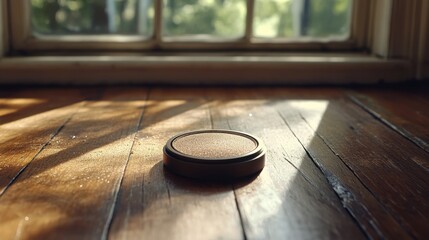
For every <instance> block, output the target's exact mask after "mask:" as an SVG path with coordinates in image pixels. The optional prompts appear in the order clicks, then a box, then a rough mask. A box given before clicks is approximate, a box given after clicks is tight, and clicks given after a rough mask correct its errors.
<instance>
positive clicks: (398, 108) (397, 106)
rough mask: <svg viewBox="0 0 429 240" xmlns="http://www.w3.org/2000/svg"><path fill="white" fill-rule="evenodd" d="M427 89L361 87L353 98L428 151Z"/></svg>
mask: <svg viewBox="0 0 429 240" xmlns="http://www.w3.org/2000/svg"><path fill="white" fill-rule="evenodd" d="M427 94H428V93H427V92H415V91H413V92H406V91H403V90H402V89H396V90H383V91H374V90H361V91H354V92H352V93H350V98H351V99H352V100H353V101H354V102H355V103H356V104H358V105H359V106H361V107H362V108H363V109H365V110H366V111H368V112H369V113H371V114H372V115H373V116H374V117H376V118H377V119H379V120H380V121H381V122H383V123H385V124H386V125H387V126H389V127H390V128H392V129H394V130H395V131H397V132H398V133H400V134H402V135H403V136H404V137H406V138H408V139H410V140H411V141H413V142H414V143H415V144H417V145H418V146H420V147H421V148H423V149H425V150H426V152H429V128H428V127H427V126H428V123H429V111H428V110H427V109H428V104H429V99H428V96H427Z"/></svg>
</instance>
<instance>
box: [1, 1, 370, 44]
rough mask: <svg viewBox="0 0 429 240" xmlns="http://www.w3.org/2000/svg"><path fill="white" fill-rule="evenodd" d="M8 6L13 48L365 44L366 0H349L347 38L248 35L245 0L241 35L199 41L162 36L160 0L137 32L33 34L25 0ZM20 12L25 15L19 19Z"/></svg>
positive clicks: (250, 13) (250, 6)
mask: <svg viewBox="0 0 429 240" xmlns="http://www.w3.org/2000/svg"><path fill="white" fill-rule="evenodd" d="M8 1H9V10H10V24H11V25H14V27H13V28H11V40H12V42H11V43H12V48H13V49H14V50H17V51H30V52H31V51H45V50H48V51H58V49H61V50H63V51H69V50H90V51H111V50H114V51H115V50H123V51H136V50H141V51H152V50H165V51H170V50H172V51H177V50H185V51H186V50H227V51H230V50H245V51H253V50H256V51H261V50H268V51H270V50H285V51H356V50H362V49H365V48H367V47H368V46H367V41H366V40H367V35H366V33H367V32H368V31H367V29H368V19H366V17H365V14H363V13H365V12H367V11H369V10H370V0H353V2H352V3H353V6H352V14H351V15H352V16H351V23H350V24H351V25H350V34H349V37H348V38H347V39H339V38H337V39H334V38H331V39H324V40H312V39H311V38H309V39H306V40H303V41H293V40H277V39H273V40H269V39H259V38H253V37H252V29H253V12H254V5H255V0H247V9H248V11H247V14H246V17H245V19H246V25H245V26H246V28H245V33H244V36H243V37H242V38H237V39H234V40H232V39H229V40H224V41H222V40H216V39H204V40H199V41H193V40H190V39H188V40H186V39H185V40H183V39H180V38H174V37H162V36H161V31H162V30H161V29H162V17H161V16H162V9H163V7H162V4H163V1H162V0H154V10H155V18H154V35H153V36H152V37H151V38H145V37H139V36H116V35H114V36H103V35H98V36H79V35H77V36H40V37H37V36H34V35H33V33H32V31H31V24H30V19H28V18H29V17H30V7H29V4H28V1H27V0H8ZM23 16H25V17H26V18H25V19H23Z"/></svg>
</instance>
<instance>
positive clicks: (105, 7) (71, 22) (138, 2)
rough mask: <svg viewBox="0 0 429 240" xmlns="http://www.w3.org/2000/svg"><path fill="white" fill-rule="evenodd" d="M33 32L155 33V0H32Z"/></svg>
mask: <svg viewBox="0 0 429 240" xmlns="http://www.w3.org/2000/svg"><path fill="white" fill-rule="evenodd" d="M30 3H31V12H32V26H33V32H35V33H38V34H45V35H63V34H66V35H68V34H88V35H90V34H139V35H143V36H149V35H152V32H153V17H154V7H153V1H152V0H92V1H87V0H31V1H30Z"/></svg>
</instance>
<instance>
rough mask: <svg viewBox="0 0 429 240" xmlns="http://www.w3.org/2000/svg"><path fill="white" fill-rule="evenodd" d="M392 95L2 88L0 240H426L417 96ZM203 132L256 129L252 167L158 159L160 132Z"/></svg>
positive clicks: (416, 92)
mask: <svg viewBox="0 0 429 240" xmlns="http://www.w3.org/2000/svg"><path fill="white" fill-rule="evenodd" d="M403 91H404V93H403V94H401V93H399V92H398V91H397V90H396V89H393V90H392V89H385V90H371V89H369V90H367V89H366V90H362V89H357V90H353V91H349V90H347V89H340V88H151V89H146V88H141V87H114V88H113V87H112V88H107V89H103V88H100V87H95V88H85V89H78V88H71V89H65V88H7V89H2V90H0V239H1V240H3V239H5V240H8V239H62V238H67V239H107V238H109V239H141V238H144V239H362V238H369V239H426V238H427V236H429V232H428V228H427V226H428V224H429V219H428V216H429V214H428V213H429V204H428V201H427V199H429V188H428V184H427V183H428V182H429V175H428V171H429V170H428V169H429V153H428V152H427V151H426V150H425V148H424V147H422V146H423V145H419V144H417V143H416V141H414V140H415V139H414V140H413V138H418V139H420V140H422V141H426V140H424V139H425V137H426V132H425V131H426V128H425V127H426V125H427V122H428V121H427V119H428V116H429V112H428V109H427V108H426V105H427V104H428V103H429V99H427V97H425V96H426V92H427V89H425V88H418V89H416V88H413V87H411V88H406V89H403ZM396 102H400V104H397V103H396ZM208 128H226V129H235V130H240V131H245V132H249V133H251V134H254V135H256V136H258V137H260V138H261V139H262V140H263V141H264V142H265V144H266V146H267V161H266V167H265V168H264V170H263V171H262V172H261V173H260V174H259V175H255V176H252V177H249V178H244V179H239V180H237V181H228V182H209V181H199V180H198V181H197V180H193V179H188V178H184V177H180V176H177V175H175V174H174V173H171V172H170V171H168V170H166V169H164V167H163V165H162V155H163V153H162V148H163V146H164V144H165V143H166V141H167V140H168V139H169V138H170V137H171V136H173V135H175V134H177V133H180V132H184V131H188V130H196V129H208ZM405 131H406V133H407V134H404V133H405Z"/></svg>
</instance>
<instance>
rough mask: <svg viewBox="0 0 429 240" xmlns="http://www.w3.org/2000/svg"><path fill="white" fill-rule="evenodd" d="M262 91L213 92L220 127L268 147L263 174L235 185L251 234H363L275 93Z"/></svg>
mask: <svg viewBox="0 0 429 240" xmlns="http://www.w3.org/2000/svg"><path fill="white" fill-rule="evenodd" d="M259 92H260V91H259V90H258V91H252V90H249V89H246V91H241V90H238V91H234V90H231V91H226V90H219V91H217V94H215V95H214V96H210V94H212V92H210V91H209V93H208V94H209V96H208V97H209V98H212V99H213V101H214V102H213V103H212V104H213V105H212V108H211V112H212V118H213V122H214V126H215V127H216V128H231V129H234V130H240V131H245V132H248V133H252V134H255V135H256V136H258V137H260V138H261V139H262V140H263V141H264V142H265V144H266V145H267V147H268V152H267V160H266V167H265V169H264V170H263V171H262V172H261V174H260V175H259V176H257V177H256V178H255V179H254V180H253V179H251V182H249V181H244V182H242V183H237V184H235V186H234V187H235V191H236V195H237V201H238V205H239V209H240V212H241V216H242V219H243V227H244V230H245V234H246V237H247V239H330V238H338V239H360V238H363V237H364V235H363V233H362V232H361V231H360V229H359V228H358V227H357V226H356V225H355V224H354V222H353V221H352V220H351V217H350V216H349V215H348V213H347V212H346V211H345V209H344V208H343V207H342V206H341V203H340V201H339V200H338V198H337V197H336V195H335V193H334V192H333V190H332V189H331V188H330V186H329V184H328V182H327V181H326V179H325V178H324V176H323V174H322V173H321V172H320V171H319V170H318V169H317V167H316V166H315V165H314V163H313V162H312V161H311V159H310V158H309V157H308V156H307V153H306V152H305V149H303V147H302V146H301V145H300V144H299V142H298V141H297V140H296V138H295V137H294V136H293V134H292V132H291V131H290V130H289V129H288V127H287V126H286V125H285V123H284V122H283V119H282V118H281V117H280V115H279V114H278V113H277V111H276V110H275V109H274V108H273V107H272V104H273V102H272V101H270V100H269V98H270V95H269V94H267V95H263V96H261V95H258V93H259ZM271 97H277V96H275V94H273V95H271ZM252 98H254V99H252ZM261 98H262V99H265V100H261ZM241 99H244V100H241ZM284 101H286V100H284Z"/></svg>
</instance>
